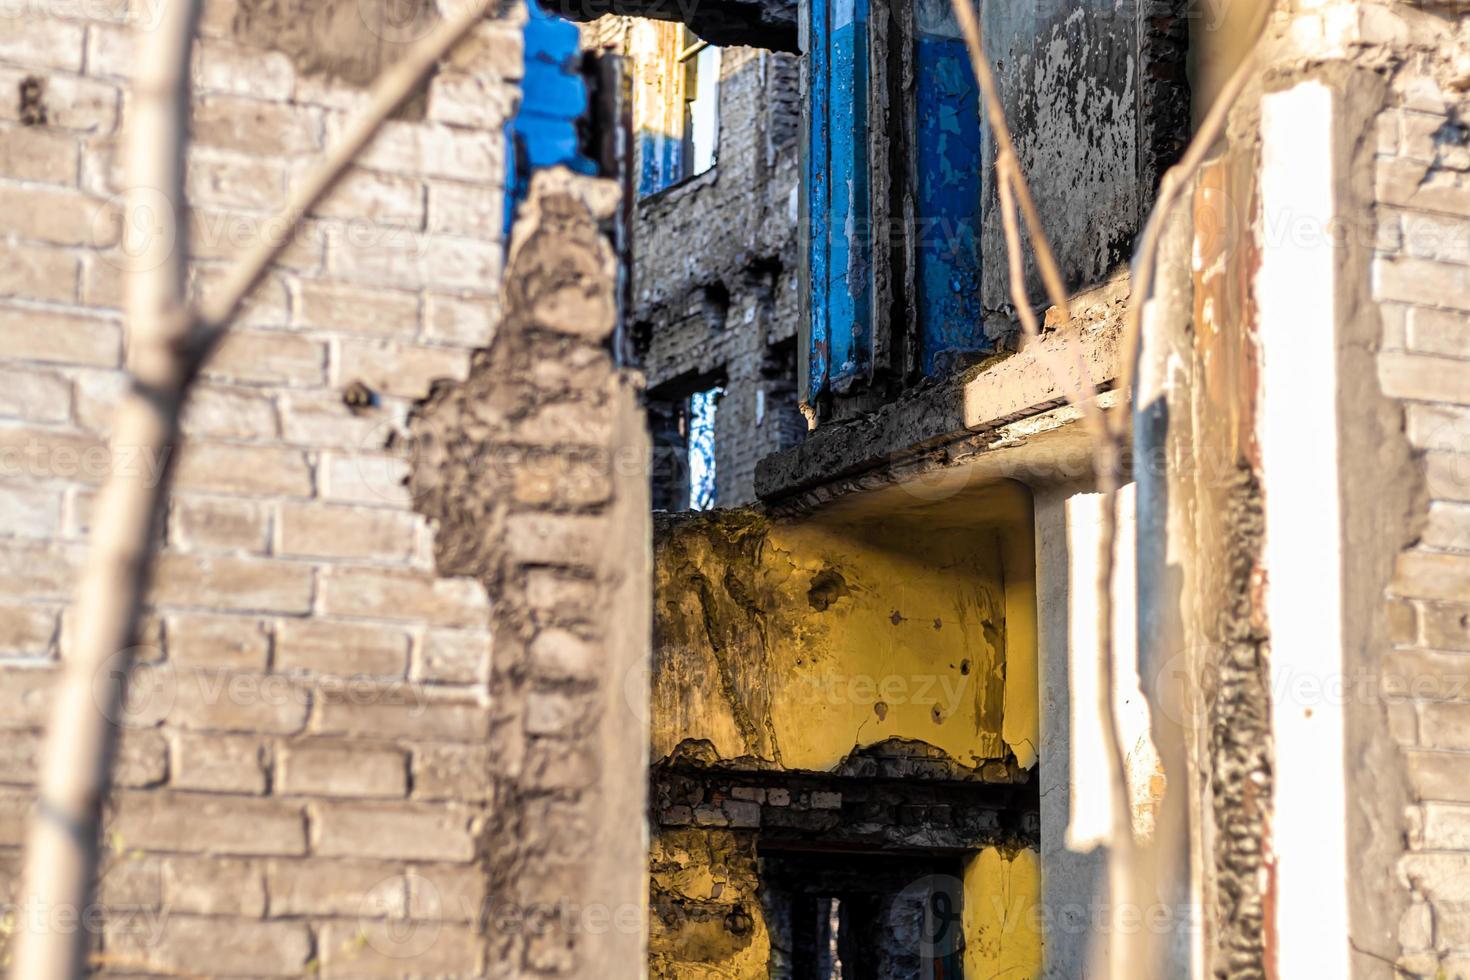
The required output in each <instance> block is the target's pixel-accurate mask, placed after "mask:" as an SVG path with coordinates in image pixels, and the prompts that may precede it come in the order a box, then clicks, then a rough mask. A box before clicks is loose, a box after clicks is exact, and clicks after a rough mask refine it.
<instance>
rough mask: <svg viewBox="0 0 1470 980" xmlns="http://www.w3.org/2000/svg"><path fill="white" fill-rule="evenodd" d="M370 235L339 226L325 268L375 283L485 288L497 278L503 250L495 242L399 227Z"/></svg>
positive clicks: (380, 230)
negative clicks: (442, 235) (448, 236)
mask: <svg viewBox="0 0 1470 980" xmlns="http://www.w3.org/2000/svg"><path fill="white" fill-rule="evenodd" d="M375 231H376V233H375V234H372V235H363V234H361V233H357V234H354V233H350V232H349V231H347V230H344V231H343V232H342V233H339V234H334V235H333V236H332V237H331V239H330V240H329V242H328V246H327V268H328V269H329V270H330V271H331V272H332V273H333V274H334V275H340V276H343V277H345V278H348V279H353V280H360V281H363V282H371V283H375V284H379V285H389V286H401V287H404V288H413V287H414V286H416V285H418V284H420V283H425V282H432V283H434V284H436V285H438V286H440V287H441V288H446V289H454V288H462V289H482V290H483V289H487V288H492V286H491V284H494V283H497V282H498V281H499V279H500V270H501V263H502V261H503V259H504V249H503V248H502V247H501V246H500V244H499V243H498V242H480V241H474V240H471V239H467V238H439V237H433V236H427V235H422V234H419V233H417V232H411V231H408V230H405V229H400V228H388V227H383V228H378V229H375Z"/></svg>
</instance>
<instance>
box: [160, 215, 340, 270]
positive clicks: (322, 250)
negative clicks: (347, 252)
mask: <svg viewBox="0 0 1470 980" xmlns="http://www.w3.org/2000/svg"><path fill="white" fill-rule="evenodd" d="M261 239H265V240H266V241H268V242H270V243H272V244H278V243H284V245H285V247H284V248H283V249H282V250H281V252H280V253H279V254H278V255H277V256H276V257H275V261H274V266H275V267H276V268H279V269H290V270H296V271H299V272H314V271H316V270H319V269H320V268H321V267H322V263H323V261H324V260H325V257H326V238H325V237H324V235H323V232H322V229H321V228H319V227H318V226H317V224H316V223H315V222H312V221H306V222H300V223H297V224H294V225H292V224H287V223H285V222H283V221H281V220H280V219H279V218H277V217H276V216H275V215H274V214H270V215H266V214H263V213H259V212H242V211H229V210H226V209H224V208H206V207H202V206H201V207H196V208H194V209H193V210H191V211H190V212H189V248H190V251H191V254H192V257H193V258H195V259H198V260H203V261H211V260H218V261H231V260H233V259H234V258H236V257H237V256H238V255H239V253H240V252H243V251H244V250H245V249H247V248H249V247H251V246H253V245H254V244H256V243H257V242H258V241H260V240H261Z"/></svg>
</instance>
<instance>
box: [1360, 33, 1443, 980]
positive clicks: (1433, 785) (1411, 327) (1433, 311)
mask: <svg viewBox="0 0 1470 980" xmlns="http://www.w3.org/2000/svg"><path fill="white" fill-rule="evenodd" d="M1370 13H1371V14H1372V16H1371V17H1370V16H1368V15H1369V14H1370ZM1443 25H1444V22H1443V21H1439V20H1437V19H1435V20H1429V19H1427V18H1425V17H1423V16H1422V15H1416V14H1414V13H1413V12H1409V11H1400V10H1398V9H1397V8H1389V9H1378V8H1374V7H1371V6H1368V7H1365V8H1364V20H1363V28H1362V29H1363V30H1364V31H1365V33H1366V34H1367V40H1371V41H1374V42H1376V43H1379V44H1388V45H1391V48H1390V50H1391V51H1392V55H1393V59H1392V61H1393V64H1392V83H1391V85H1390V87H1389V91H1388V94H1387V104H1386V106H1385V108H1384V109H1383V111H1382V112H1381V113H1380V114H1379V115H1378V118H1377V131H1376V134H1375V135H1374V136H1373V137H1372V138H1373V139H1374V140H1375V141H1376V152H1377V156H1376V160H1375V170H1376V173H1375V178H1376V188H1375V197H1376V236H1375V239H1374V242H1375V249H1376V251H1375V257H1374V261H1373V291H1374V297H1375V298H1376V299H1378V300H1379V313H1380V316H1381V318H1382V323H1383V336H1382V342H1381V345H1380V349H1379V353H1378V374H1379V383H1380V385H1381V387H1382V390H1383V392H1384V394H1385V395H1388V396H1389V397H1391V398H1394V399H1397V400H1399V402H1400V404H1401V405H1402V408H1403V413H1404V430H1405V433H1406V434H1407V437H1408V440H1409V442H1410V443H1411V445H1412V446H1413V447H1414V449H1415V450H1416V451H1417V452H1418V454H1419V455H1418V459H1417V468H1418V470H1419V472H1420V474H1421V476H1422V478H1423V480H1424V490H1425V492H1424V495H1423V497H1422V498H1421V499H1420V501H1419V506H1418V507H1417V508H1416V509H1417V520H1418V521H1419V526H1418V534H1417V537H1418V541H1417V544H1415V545H1414V546H1413V547H1411V548H1409V549H1407V550H1405V551H1404V552H1403V553H1402V554H1400V556H1399V560H1398V564H1397V567H1396V571H1395V575H1394V578H1393V582H1392V585H1391V587H1390V597H1389V598H1388V600H1387V603H1388V610H1387V613H1388V617H1389V625H1390V629H1391V634H1392V635H1391V641H1392V644H1393V649H1392V651H1391V652H1389V653H1387V654H1386V655H1385V657H1384V659H1383V678H1382V684H1383V687H1382V690H1383V692H1384V695H1385V701H1386V702H1387V704H1386V707H1385V710H1386V721H1387V724H1388V726H1389V728H1390V730H1391V732H1392V735H1393V737H1394V738H1395V739H1396V740H1397V741H1398V743H1399V744H1400V745H1401V746H1402V750H1403V755H1402V759H1403V762H1404V765H1405V769H1406V772H1407V779H1408V784H1409V794H1410V799H1411V806H1410V809H1409V812H1408V814H1407V822H1408V839H1407V848H1406V853H1405V854H1404V856H1403V858H1402V860H1401V861H1400V864H1399V872H1400V877H1401V879H1402V881H1403V883H1404V884H1405V885H1406V886H1407V887H1408V888H1409V890H1410V899H1411V904H1410V905H1409V906H1408V909H1407V911H1406V912H1405V913H1404V915H1403V918H1402V919H1401V920H1400V922H1399V925H1398V941H1399V944H1400V946H1401V948H1402V955H1401V959H1400V967H1401V968H1402V969H1403V970H1405V971H1407V972H1408V973H1410V974H1412V975H1416V976H1461V975H1464V974H1465V972H1466V971H1467V970H1470V926H1467V922H1470V913H1467V909H1470V905H1467V901H1470V835H1467V834H1466V831H1465V828H1466V814H1467V813H1470V809H1467V807H1466V804H1467V802H1470V794H1467V789H1466V787H1467V778H1466V774H1467V773H1470V737H1467V733H1470V682H1467V679H1470V605H1466V604H1465V603H1466V600H1467V599H1470V534H1467V530H1470V511H1467V510H1466V506H1465V503H1464V501H1465V500H1467V499H1470V391H1467V390H1466V388H1465V386H1464V384H1463V380H1464V378H1465V376H1466V374H1467V371H1470V361H1467V359H1470V129H1467V126H1466V120H1467V119H1470V99H1467V98H1466V95H1465V90H1464V85H1463V77H1464V67H1463V66H1464V60H1463V59H1464V58H1465V56H1466V55H1465V52H1466V51H1467V48H1466V44H1467V42H1470V35H1467V33H1466V31H1467V24H1466V19H1465V17H1464V16H1463V15H1462V16H1461V17H1460V18H1459V26H1458V35H1457V37H1455V38H1454V39H1453V40H1452V39H1451V37H1449V36H1446V35H1445V34H1444V33H1443V31H1444V26H1443ZM1457 52H1458V57H1459V58H1460V60H1459V61H1458V62H1457V61H1455V57H1456V53H1457ZM1457 65H1458V67H1456V66H1457ZM1456 78H1459V79H1460V81H1458V82H1456V81H1455V79H1456Z"/></svg>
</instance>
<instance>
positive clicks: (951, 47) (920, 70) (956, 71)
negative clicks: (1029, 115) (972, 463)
mask: <svg viewBox="0 0 1470 980" xmlns="http://www.w3.org/2000/svg"><path fill="white" fill-rule="evenodd" d="M915 15H916V20H917V23H918V37H917V43H916V48H917V50H916V53H915V61H916V68H917V70H916V72H915V74H916V76H917V88H916V92H915V95H916V102H917V107H918V117H919V118H918V120H917V127H916V146H917V157H918V160H919V167H918V195H917V197H918V202H917V211H918V213H917V222H916V225H917V227H916V234H917V236H918V240H917V241H916V242H915V243H914V244H915V246H916V247H915V253H914V254H915V261H916V264H917V269H916V273H917V275H916V278H917V280H918V286H919V295H918V303H917V304H916V305H917V307H918V315H919V331H920V350H921V355H922V366H923V371H924V374H926V375H929V376H931V377H932V376H936V375H939V374H944V373H947V372H948V371H949V370H951V369H952V368H953V366H954V365H955V363H956V360H957V357H958V356H962V355H964V354H969V353H974V352H983V351H988V350H991V349H992V348H993V347H994V344H993V343H992V342H991V341H990V340H988V339H987V338H986V336H985V331H984V326H983V323H982V319H983V312H982V309H981V303H980V191H981V187H980V102H979V90H978V86H977V85H976V83H975V73H974V71H973V70H972V69H971V67H970V57H969V52H968V50H967V49H966V47H965V42H964V39H963V36H962V35H961V33H960V29H959V25H958V23H956V21H955V17H954V9H953V7H952V6H951V5H950V3H949V0H918V2H917V3H916V4H915Z"/></svg>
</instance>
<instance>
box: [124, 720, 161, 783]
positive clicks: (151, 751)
mask: <svg viewBox="0 0 1470 980" xmlns="http://www.w3.org/2000/svg"><path fill="white" fill-rule="evenodd" d="M112 779H113V782H115V783H117V785H119V786H129V787H135V788H141V787H146V786H158V785H161V784H162V783H163V782H164V781H165V780H166V779H168V740H167V739H165V738H164V736H163V733H162V732H159V731H154V730H152V729H144V730H137V729H132V730H129V731H126V732H124V733H123V736H122V741H121V742H120V743H119V744H118V749H117V759H116V761H115V762H114V763H113V770H112Z"/></svg>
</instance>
